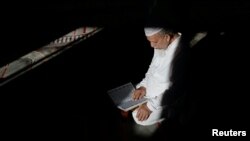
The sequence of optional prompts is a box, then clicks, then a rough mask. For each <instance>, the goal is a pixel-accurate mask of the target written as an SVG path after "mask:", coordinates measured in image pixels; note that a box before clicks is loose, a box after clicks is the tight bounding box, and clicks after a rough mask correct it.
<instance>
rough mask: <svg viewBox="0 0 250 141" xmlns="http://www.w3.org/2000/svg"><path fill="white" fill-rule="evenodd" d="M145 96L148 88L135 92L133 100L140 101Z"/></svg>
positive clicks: (141, 88)
mask: <svg viewBox="0 0 250 141" xmlns="http://www.w3.org/2000/svg"><path fill="white" fill-rule="evenodd" d="M145 95H146V88H145V87H143V86H141V87H140V88H138V89H136V90H135V92H134V94H133V96H132V99H133V100H139V99H141V98H143V97H144V96H145Z"/></svg>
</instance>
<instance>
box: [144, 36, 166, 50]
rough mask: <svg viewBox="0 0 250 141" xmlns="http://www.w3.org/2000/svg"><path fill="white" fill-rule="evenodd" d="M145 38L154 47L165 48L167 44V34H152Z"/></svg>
mask: <svg viewBox="0 0 250 141" xmlns="http://www.w3.org/2000/svg"><path fill="white" fill-rule="evenodd" d="M147 39H148V41H149V42H150V45H151V47H153V48H155V49H166V48H167V47H168V45H169V38H168V36H167V35H163V34H160V33H157V34H155V35H152V36H147Z"/></svg>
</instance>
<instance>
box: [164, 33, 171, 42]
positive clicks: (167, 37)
mask: <svg viewBox="0 0 250 141" xmlns="http://www.w3.org/2000/svg"><path fill="white" fill-rule="evenodd" d="M165 39H166V41H167V43H169V42H170V40H171V36H170V35H168V34H165Z"/></svg>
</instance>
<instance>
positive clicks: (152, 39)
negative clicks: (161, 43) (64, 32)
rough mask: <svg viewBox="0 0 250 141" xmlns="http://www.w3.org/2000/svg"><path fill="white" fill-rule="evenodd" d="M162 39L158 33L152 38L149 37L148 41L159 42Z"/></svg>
mask: <svg viewBox="0 0 250 141" xmlns="http://www.w3.org/2000/svg"><path fill="white" fill-rule="evenodd" d="M160 38H161V34H159V33H157V34H154V35H152V36H147V39H148V40H150V41H157V40H159V39H160Z"/></svg>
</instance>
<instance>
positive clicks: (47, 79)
mask: <svg viewBox="0 0 250 141" xmlns="http://www.w3.org/2000/svg"><path fill="white" fill-rule="evenodd" d="M28 4H32V6H31V5H28ZM153 5H154V1H150V0H148V1H143V2H142V1H137V2H134V1H119V2H118V1H115V0H114V1H112V0H106V1H97V0H96V1H92V0H91V1H90V0H89V1H84V2H79V1H70V2H60V3H56V2H50V3H49V2H48V3H47V2H39V1H38V2H33V3H25V2H23V3H15V4H7V5H6V7H7V10H4V11H2V12H1V15H3V16H2V17H3V19H4V20H2V24H3V25H2V26H1V28H2V34H3V35H4V37H3V38H2V40H1V43H2V45H1V48H0V53H1V54H0V64H1V66H2V65H4V64H6V63H7V62H10V61H13V60H15V59H16V58H19V57H20V56H22V55H24V54H26V53H28V52H29V51H32V50H34V49H37V48H39V47H41V46H43V45H45V44H47V43H49V42H50V41H52V40H54V39H56V38H58V37H60V36H62V35H64V34H65V33H68V32H70V31H71V30H74V29H75V28H77V27H80V26H82V25H84V26H100V27H105V28H104V30H103V31H101V32H100V33H97V34H96V35H95V36H93V37H91V38H89V39H87V40H86V41H84V42H82V43H80V44H78V45H76V46H75V47H73V48H72V49H70V50H69V51H67V52H65V53H63V54H61V55H60V56H58V57H56V58H54V59H52V60H50V61H49V62H47V63H45V64H43V65H41V66H39V67H37V68H36V69H34V70H32V71H30V72H28V73H27V74H24V75H22V76H21V77H19V78H17V79H15V80H14V81H12V82H10V83H8V84H7V85H5V86H3V87H1V91H0V93H1V101H2V102H1V105H2V108H1V109H2V117H3V120H2V122H1V124H2V126H1V127H2V128H3V129H4V131H5V132H4V133H6V135H9V137H16V136H18V137H25V138H26V137H28V138H33V135H34V136H35V138H47V137H53V138H55V139H58V138H61V139H63V138H66V137H68V138H71V139H72V138H78V137H80V138H81V139H87V140H93V139H95V138H99V137H101V138H105V139H110V140H119V139H120V135H119V134H116V131H117V130H118V128H119V127H118V124H119V123H120V122H121V118H120V113H119V111H118V110H117V109H116V108H115V107H114V105H113V104H112V102H111V101H110V99H109V97H107V95H106V91H107V90H108V89H111V88H113V87H116V86H118V85H120V84H123V83H126V82H129V81H132V82H133V83H134V84H136V83H138V82H139V81H140V80H141V78H142V77H143V76H144V73H145V72H146V70H147V68H148V64H149V63H150V60H151V57H152V51H153V50H152V48H150V47H149V44H148V43H147V41H146V39H145V37H144V33H143V27H144V26H145V25H148V26H171V27H175V28H177V29H179V30H180V31H182V32H183V33H184V34H187V35H191V34H192V33H194V32H197V31H208V33H209V36H208V38H206V39H205V41H203V42H201V43H200V45H197V48H194V49H192V55H191V62H190V65H189V68H190V70H191V71H190V78H191V79H190V81H189V84H188V85H190V89H189V92H190V94H191V95H194V98H193V97H192V98H191V99H192V100H191V103H195V104H197V105H195V107H196V108H195V109H196V110H197V112H196V113H195V114H194V115H193V116H194V118H193V120H192V121H191V122H190V123H188V125H187V127H185V128H184V129H187V130H184V132H186V131H187V133H193V134H194V133H195V132H199V133H202V135H203V136H204V137H207V136H211V135H210V133H211V132H210V129H212V128H220V129H222V130H223V129H224V130H230V129H234V130H247V129H248V128H249V126H248V124H247V122H248V116H247V114H248V111H249V109H248V105H247V103H248V98H247V94H248V93H249V90H248V89H249V88H248V84H249V83H248V81H249V70H248V69H247V68H248V64H249V62H248V60H249V57H248V56H249V53H248V51H247V48H248V46H249V45H248V31H249V28H248V25H249V24H248V23H249V22H248V21H247V20H248V19H249V14H250V13H249V11H250V10H249V4H248V3H246V2H244V1H231V2H227V1H219V2H218V1H217V2H212V1H194V0H193V1H188V2H185V3H183V2H180V1H157V2H156V5H154V6H153ZM176 7H178V8H176ZM10 11H15V12H13V13H10ZM6 13H8V14H6ZM148 19H153V20H148ZM221 32H223V33H225V36H222V37H221V36H219V35H220V33H221ZM196 100H197V101H198V102H196ZM92 101H95V102H94V103H93V104H91V103H92ZM203 125H204V126H203ZM170 129H171V127H170ZM191 129H192V130H191ZM166 131H169V130H168V129H167V130H166ZM169 133H172V132H171V130H170V131H169ZM176 133H178V128H177V131H176ZM163 135H165V132H164V133H163Z"/></svg>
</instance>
